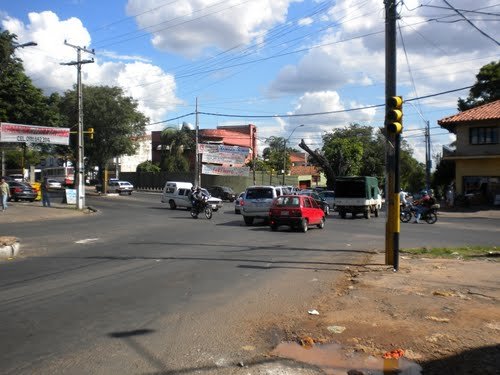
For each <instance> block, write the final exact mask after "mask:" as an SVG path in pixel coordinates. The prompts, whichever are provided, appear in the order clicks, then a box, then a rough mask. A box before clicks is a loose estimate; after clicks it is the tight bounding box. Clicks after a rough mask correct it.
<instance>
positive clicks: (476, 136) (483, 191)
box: [438, 100, 500, 203]
mask: <svg viewBox="0 0 500 375" xmlns="http://www.w3.org/2000/svg"><path fill="white" fill-rule="evenodd" d="M438 124H439V125H440V126H441V127H442V128H445V129H447V130H448V131H450V132H451V133H454V134H456V136H457V140H456V146H455V150H454V151H452V152H450V151H449V150H448V152H446V154H445V153H443V158H444V159H446V160H453V161H454V162H455V185H456V192H457V193H458V194H473V195H476V196H479V200H480V201H483V202H490V203H493V202H495V199H500V143H499V139H500V100H497V101H494V102H491V103H487V104H484V105H481V106H479V107H475V108H472V109H469V110H466V111H463V112H460V113H457V114H455V115H453V116H449V117H445V118H443V119H441V120H439V121H438ZM497 196H498V197H499V198H497Z"/></svg>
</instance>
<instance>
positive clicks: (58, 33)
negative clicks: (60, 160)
mask: <svg viewBox="0 0 500 375" xmlns="http://www.w3.org/2000/svg"><path fill="white" fill-rule="evenodd" d="M449 3H450V4H451V5H452V6H453V7H454V8H455V9H456V10H458V11H459V12H460V13H461V14H462V15H463V16H465V17H466V18H467V21H469V22H471V23H473V25H474V26H475V27H476V28H474V27H473V26H471V24H470V23H469V22H467V21H466V20H465V19H464V18H463V17H462V16H460V14H458V13H457V11H456V10H453V9H450V8H449V7H448V5H447V4H446V3H445V2H444V1H442V0H423V1H416V0H411V1H404V2H401V3H399V6H398V12H399V14H400V19H399V21H398V56H397V59H398V78H397V79H398V90H397V91H398V94H399V95H402V96H403V97H404V98H408V99H409V98H415V97H421V96H426V95H432V94H437V93H440V92H444V91H447V90H454V89H457V88H460V87H465V86H470V85H472V84H473V83H474V82H475V75H476V74H477V72H478V71H479V68H480V67H481V66H483V65H485V64H487V63H489V62H491V61H494V60H498V58H499V52H500V49H499V46H498V44H497V43H495V41H494V40H497V41H498V40H499V37H500V36H499V30H500V25H499V17H498V14H500V4H499V3H497V2H495V1H493V0H478V1H475V2H474V3H471V2H470V1H467V0H453V1H451V0H450V1H449ZM0 22H1V27H2V29H7V30H9V31H10V32H12V33H15V34H17V35H18V41H19V42H20V43H24V42H27V41H35V42H37V43H38V46H36V47H29V48H24V49H17V50H16V54H17V56H19V57H20V58H22V59H23V61H24V66H25V70H26V73H27V74H28V75H29V76H30V77H31V78H32V80H33V83H34V84H35V85H36V86H37V87H40V88H41V89H43V90H44V92H45V93H46V94H50V93H52V92H64V91H65V90H68V89H70V88H71V87H72V86H73V85H74V84H75V81H76V71H75V68H74V67H70V66H63V65H60V63H64V62H70V61H74V60H75V59H76V51H75V50H74V49H73V48H70V47H68V46H66V45H64V40H67V41H68V43H71V44H73V45H78V46H86V47H87V48H90V49H94V50H95V56H94V57H95V63H93V64H85V65H84V66H83V82H84V84H90V85H113V86H120V87H122V88H123V90H124V92H125V93H126V94H127V95H130V96H132V97H133V98H134V99H136V100H137V101H138V103H139V108H140V110H141V111H143V112H144V113H145V114H146V115H147V116H148V117H149V118H150V122H151V123H152V124H153V123H156V124H155V125H151V126H149V127H148V129H149V130H158V129H162V128H163V127H165V126H179V125H180V124H182V122H183V121H186V122H188V123H191V124H194V123H195V116H194V115H190V116H186V117H182V116H184V115H186V114H189V113H192V112H194V111H195V108H196V107H195V103H196V100H198V110H199V111H201V112H204V113H207V114H200V115H199V124H200V127H201V128H214V127H216V126H217V125H229V124H248V123H253V124H255V125H257V127H258V136H259V138H260V139H261V140H262V141H263V140H264V139H265V138H267V137H269V136H271V135H276V136H282V137H288V136H289V135H290V133H291V132H292V131H293V130H294V129H296V131H295V132H294V134H293V136H292V138H290V141H289V142H290V144H291V145H294V144H295V145H296V144H298V143H299V142H300V139H301V138H303V139H304V140H305V141H306V143H307V144H308V145H309V146H310V147H311V148H313V149H314V148H319V147H321V136H322V134H324V133H325V132H327V131H331V130H332V129H334V128H336V127H342V126H345V125H347V124H349V123H351V122H357V123H360V124H363V125H371V126H373V127H376V126H382V124H383V117H384V113H383V109H382V108H367V109H365V110H359V111H347V112H342V111H344V110H349V109H353V108H361V107H370V106H373V105H377V104H382V103H384V79H385V77H384V4H383V0H338V1H328V0H325V1H320V0H224V1H220V0H167V1H164V0H129V1H124V0H123V1H122V0H111V1H102V0H101V1H97V0H58V1H48V0H37V1H28V0H18V1H5V0H4V1H2V2H0ZM478 29H479V30H481V32H480V31H478ZM492 39H493V40H492ZM90 57H91V56H90V55H84V56H83V58H90ZM467 94H468V90H464V91H460V92H454V93H450V94H447V95H439V96H434V97H431V98H428V99H423V100H418V101H417V100H415V101H412V102H411V104H410V103H408V104H406V105H405V110H404V113H405V117H404V137H405V139H406V140H407V141H408V142H409V143H410V144H411V145H412V147H413V149H414V153H415V156H416V157H417V158H418V159H419V160H420V161H423V160H424V155H425V151H424V150H425V149H424V137H423V131H422V129H423V128H424V126H425V122H426V121H429V122H430V127H431V136H432V137H431V139H432V152H433V153H437V152H440V150H441V145H442V144H448V143H450V142H451V141H452V140H453V139H454V138H453V136H451V135H449V134H447V132H446V131H445V130H443V129H440V128H439V127H438V125H437V120H438V119H440V118H443V117H445V116H449V115H452V114H455V113H456V103H457V98H458V97H466V96H467ZM334 111H335V112H336V113H332V114H321V115H314V116H312V115H308V116H296V115H302V114H318V113H325V112H334ZM209 114H217V115H209ZM290 115H292V116H290ZM266 116H268V117H266ZM273 116H274V117H273ZM178 117H181V118H179V119H175V118H178ZM300 124H304V125H305V126H304V127H301V128H297V126H298V125H300Z"/></svg>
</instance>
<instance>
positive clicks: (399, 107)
mask: <svg viewBox="0 0 500 375" xmlns="http://www.w3.org/2000/svg"><path fill="white" fill-rule="evenodd" d="M386 129H387V132H388V133H395V134H399V133H401V132H402V131H403V97H402V96H391V97H389V98H388V99H387V114H386Z"/></svg>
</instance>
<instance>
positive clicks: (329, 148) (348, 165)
mask: <svg viewBox="0 0 500 375" xmlns="http://www.w3.org/2000/svg"><path fill="white" fill-rule="evenodd" d="M335 132H336V131H334V133H335ZM323 153H324V155H325V157H326V158H327V159H328V160H329V161H330V163H331V165H332V168H333V171H334V172H335V174H336V175H337V176H357V175H359V173H360V171H361V162H362V159H363V143H362V142H361V141H360V140H359V139H356V138H344V137H336V136H335V135H333V136H332V137H331V138H330V139H329V140H328V141H327V142H325V144H324V145H323Z"/></svg>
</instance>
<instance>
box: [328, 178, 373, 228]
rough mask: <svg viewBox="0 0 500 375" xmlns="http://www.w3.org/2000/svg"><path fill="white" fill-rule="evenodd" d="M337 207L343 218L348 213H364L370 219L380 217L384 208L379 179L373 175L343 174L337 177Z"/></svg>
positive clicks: (354, 214) (353, 214) (353, 215)
mask: <svg viewBox="0 0 500 375" xmlns="http://www.w3.org/2000/svg"><path fill="white" fill-rule="evenodd" d="M335 208H336V210H337V211H338V212H339V215H340V217H341V218H342V219H345V218H346V215H347V213H350V214H352V217H355V216H356V215H357V214H361V213H362V214H363V216H364V217H365V218H366V219H369V218H370V216H371V215H372V214H373V215H375V217H378V215H379V212H380V210H381V209H382V196H381V195H380V190H379V187H378V180H377V178H376V177H371V176H342V177H337V178H336V179H335Z"/></svg>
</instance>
